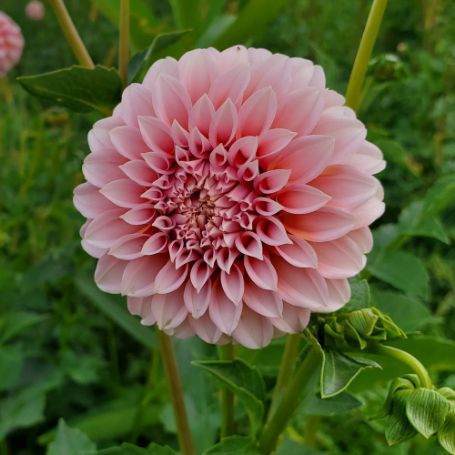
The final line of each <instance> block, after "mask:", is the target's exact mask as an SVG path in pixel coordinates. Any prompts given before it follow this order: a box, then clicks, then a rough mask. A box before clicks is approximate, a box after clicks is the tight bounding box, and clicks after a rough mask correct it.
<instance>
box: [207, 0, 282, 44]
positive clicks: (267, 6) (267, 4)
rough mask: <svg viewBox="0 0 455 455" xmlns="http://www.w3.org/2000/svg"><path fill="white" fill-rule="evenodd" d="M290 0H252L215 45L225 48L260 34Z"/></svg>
mask: <svg viewBox="0 0 455 455" xmlns="http://www.w3.org/2000/svg"><path fill="white" fill-rule="evenodd" d="M288 1H289V0H274V1H273V2H271V1H270V0H250V1H249V2H248V3H247V4H246V5H245V6H244V7H243V8H242V9H241V11H240V12H239V14H238V16H237V19H236V20H235V21H234V22H233V23H232V25H231V26H230V27H229V28H228V29H227V30H226V31H225V32H224V33H223V34H222V35H221V36H220V37H219V38H218V39H217V40H216V41H215V43H214V47H216V48H218V49H224V48H226V47H229V46H233V45H234V44H238V43H245V42H247V41H248V40H249V39H251V38H252V37H255V36H259V35H260V34H261V33H262V32H263V31H264V30H265V28H266V25H267V24H268V23H269V22H270V21H271V20H273V19H274V18H275V17H276V16H277V15H278V12H279V11H280V9H281V8H282V7H283V6H284V5H285V4H286V3H287V2H288Z"/></svg>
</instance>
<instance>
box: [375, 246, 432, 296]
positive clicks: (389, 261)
mask: <svg viewBox="0 0 455 455" xmlns="http://www.w3.org/2000/svg"><path fill="white" fill-rule="evenodd" d="M367 267H368V271H369V272H370V273H371V274H372V275H373V276H375V277H376V278H379V279H380V280H382V281H385V282H386V283H388V284H391V285H392V286H394V287H395V288H397V289H400V290H401V291H404V292H406V293H407V294H410V295H415V296H418V297H422V298H426V297H427V295H428V284H429V277H428V273H427V269H426V268H425V265H424V263H423V262H422V261H421V260H420V259H419V258H418V257H416V256H414V255H412V254H410V253H406V252H404V251H390V252H384V253H383V254H381V255H378V256H376V257H375V258H374V260H373V261H372V262H371V263H370V264H369V265H368V266H367Z"/></svg>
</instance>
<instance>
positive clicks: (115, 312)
mask: <svg viewBox="0 0 455 455" xmlns="http://www.w3.org/2000/svg"><path fill="white" fill-rule="evenodd" d="M75 282H76V286H77V288H78V289H79V291H80V292H81V293H82V294H84V295H85V296H86V297H87V298H88V300H89V302H90V303H92V304H93V305H94V306H95V307H96V308H97V309H98V310H100V311H102V312H103V313H104V314H105V315H106V316H108V317H109V318H110V319H112V320H113V321H114V322H115V323H116V324H118V326H119V327H121V328H122V329H123V330H125V332H127V333H128V334H129V335H131V337H132V338H134V339H135V340H137V341H139V343H141V344H143V345H144V346H145V347H147V348H149V349H151V348H152V347H153V346H154V342H153V332H152V331H151V330H150V329H147V328H145V327H143V326H141V324H140V323H139V320H138V319H137V318H135V317H134V316H132V315H131V314H130V313H129V312H128V310H127V309H126V303H125V302H124V301H123V299H120V298H118V297H114V296H107V295H106V294H105V293H104V292H101V291H100V290H99V289H98V288H97V287H96V286H95V285H94V284H93V283H92V280H91V279H90V278H88V277H82V276H79V277H76V279H75Z"/></svg>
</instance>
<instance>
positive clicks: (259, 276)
mask: <svg viewBox="0 0 455 455" xmlns="http://www.w3.org/2000/svg"><path fill="white" fill-rule="evenodd" d="M244 265H245V270H246V272H247V273H248V276H249V277H250V278H251V281H253V283H254V284H255V285H256V286H258V287H260V288H262V289H265V290H269V291H276V289H277V285H278V275H277V273H276V270H275V267H274V266H273V264H272V262H271V261H270V259H269V258H268V257H267V256H264V257H263V258H262V260H260V259H256V258H252V257H249V256H245V258H244Z"/></svg>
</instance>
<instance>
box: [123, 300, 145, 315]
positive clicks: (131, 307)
mask: <svg viewBox="0 0 455 455" xmlns="http://www.w3.org/2000/svg"><path fill="white" fill-rule="evenodd" d="M127 305H128V311H129V312H130V313H131V314H134V315H137V316H143V315H144V314H145V313H146V311H147V306H149V305H150V300H149V299H144V298H142V297H128V298H127Z"/></svg>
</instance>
